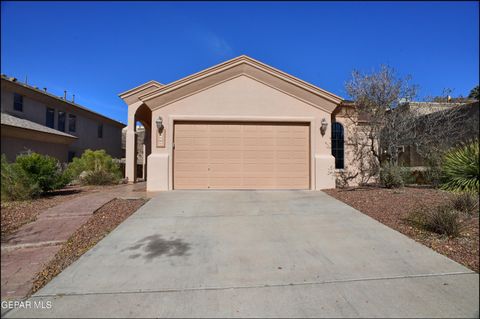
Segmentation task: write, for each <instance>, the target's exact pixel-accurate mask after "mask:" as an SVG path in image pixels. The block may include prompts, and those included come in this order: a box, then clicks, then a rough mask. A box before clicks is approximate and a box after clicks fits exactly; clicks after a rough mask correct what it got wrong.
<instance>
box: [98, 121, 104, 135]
mask: <svg viewBox="0 0 480 319" xmlns="http://www.w3.org/2000/svg"><path fill="white" fill-rule="evenodd" d="M97 137H98V138H102V137H103V124H102V123H100V124H98V128H97Z"/></svg>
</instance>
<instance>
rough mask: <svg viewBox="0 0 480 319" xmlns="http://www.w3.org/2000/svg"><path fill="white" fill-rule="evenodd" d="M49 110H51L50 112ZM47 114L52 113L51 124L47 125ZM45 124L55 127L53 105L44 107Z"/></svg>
mask: <svg viewBox="0 0 480 319" xmlns="http://www.w3.org/2000/svg"><path fill="white" fill-rule="evenodd" d="M50 111H52V112H51V113H50ZM49 114H52V117H51V120H52V125H51V126H50V125H48V124H49V123H48V120H49V117H48V116H49ZM45 126H46V127H49V128H55V109H54V108H53V107H48V106H47V107H46V110H45Z"/></svg>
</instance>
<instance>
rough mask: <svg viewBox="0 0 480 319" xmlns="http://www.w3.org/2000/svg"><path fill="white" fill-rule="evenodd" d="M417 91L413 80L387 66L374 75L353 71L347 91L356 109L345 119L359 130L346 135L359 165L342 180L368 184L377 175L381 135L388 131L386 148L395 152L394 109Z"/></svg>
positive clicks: (380, 153)
mask: <svg viewBox="0 0 480 319" xmlns="http://www.w3.org/2000/svg"><path fill="white" fill-rule="evenodd" d="M416 89H417V88H416V86H415V85H412V84H410V77H405V78H402V77H399V76H398V75H397V74H396V72H395V70H394V69H393V68H391V67H389V66H386V65H382V66H381V67H380V69H379V70H378V71H374V72H372V73H362V72H360V71H356V70H355V71H353V73H352V78H351V79H350V81H348V82H347V83H346V91H347V93H348V95H349V96H350V97H351V98H352V99H353V101H354V106H353V107H351V108H348V110H347V112H346V113H345V116H346V117H347V118H348V119H349V121H351V123H352V124H353V125H352V127H354V128H355V130H356V131H355V132H352V133H351V134H347V140H346V144H347V145H349V146H351V147H350V149H351V153H352V154H351V156H352V157H353V158H354V159H355V161H356V162H358V163H360V164H359V165H356V167H355V168H354V169H353V171H352V169H351V170H350V171H349V170H345V171H344V172H342V173H341V175H343V177H342V176H341V178H342V179H347V180H348V179H351V180H353V179H357V180H358V181H359V182H360V183H365V182H368V181H369V180H370V179H371V178H372V177H374V176H377V175H378V173H379V169H380V162H381V160H382V158H383V154H382V151H381V148H380V137H381V134H382V132H383V133H384V132H385V131H386V130H388V131H389V132H392V133H393V134H391V136H390V137H389V139H388V140H389V143H388V147H387V148H388V149H389V150H391V151H393V152H394V153H396V149H397V148H398V147H397V146H398V144H399V142H398V139H399V136H398V134H397V133H396V127H397V126H398V124H399V123H398V120H399V119H396V118H395V117H394V116H392V114H393V113H392V110H394V109H395V108H396V107H397V106H398V105H399V104H400V103H401V102H402V101H410V100H411V99H412V98H413V97H414V96H415V95H416ZM396 158H397V156H395V155H394V157H393V158H392V161H393V162H394V163H396Z"/></svg>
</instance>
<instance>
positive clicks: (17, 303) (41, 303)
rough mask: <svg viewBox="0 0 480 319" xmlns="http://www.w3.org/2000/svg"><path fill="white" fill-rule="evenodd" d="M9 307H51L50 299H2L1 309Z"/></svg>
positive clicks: (45, 308)
mask: <svg viewBox="0 0 480 319" xmlns="http://www.w3.org/2000/svg"><path fill="white" fill-rule="evenodd" d="M6 309H8V310H11V309H44V310H48V309H52V301H51V300H2V310H6Z"/></svg>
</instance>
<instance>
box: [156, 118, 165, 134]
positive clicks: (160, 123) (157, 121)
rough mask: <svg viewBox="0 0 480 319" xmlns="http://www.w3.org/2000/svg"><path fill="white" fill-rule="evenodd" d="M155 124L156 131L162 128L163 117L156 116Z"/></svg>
mask: <svg viewBox="0 0 480 319" xmlns="http://www.w3.org/2000/svg"><path fill="white" fill-rule="evenodd" d="M155 124H157V129H158V131H162V130H163V119H162V117H161V116H159V117H158V119H157V120H156V121H155Z"/></svg>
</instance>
